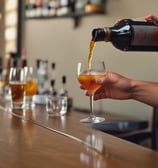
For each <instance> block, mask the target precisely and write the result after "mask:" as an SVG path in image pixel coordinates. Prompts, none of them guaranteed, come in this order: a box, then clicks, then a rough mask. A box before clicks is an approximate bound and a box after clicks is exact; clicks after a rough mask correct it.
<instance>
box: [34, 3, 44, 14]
mask: <svg viewBox="0 0 158 168" xmlns="http://www.w3.org/2000/svg"><path fill="white" fill-rule="evenodd" d="M42 6H43V2H42V0H36V14H35V15H36V17H40V16H42Z"/></svg>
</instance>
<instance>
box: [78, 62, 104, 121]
mask: <svg viewBox="0 0 158 168" xmlns="http://www.w3.org/2000/svg"><path fill="white" fill-rule="evenodd" d="M77 75H78V81H79V82H80V84H81V85H82V86H83V87H84V88H85V89H86V90H87V91H88V94H89V96H90V116H89V117H88V118H84V119H82V120H81V122H84V123H98V122H102V121H104V120H105V119H104V118H102V117H96V116H95V115H94V111H93V96H94V93H95V91H96V90H98V89H99V88H100V85H99V84H97V83H96V82H95V81H96V79H97V78H102V77H105V75H106V71H105V64H104V62H92V63H91V64H88V63H81V62H80V63H78V66H77Z"/></svg>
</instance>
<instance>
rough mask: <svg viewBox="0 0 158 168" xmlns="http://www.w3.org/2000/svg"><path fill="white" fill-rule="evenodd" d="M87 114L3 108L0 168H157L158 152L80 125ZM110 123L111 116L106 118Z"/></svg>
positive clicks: (1, 116)
mask: <svg viewBox="0 0 158 168" xmlns="http://www.w3.org/2000/svg"><path fill="white" fill-rule="evenodd" d="M85 116H86V114H83V113H79V112H76V111H73V110H72V111H69V112H68V113H67V114H66V115H65V116H62V117H48V115H47V113H46V111H45V106H40V105H38V106H36V108H35V110H34V111H32V112H31V111H27V112H25V111H11V110H10V109H8V108H7V106H6V105H2V104H1V106H0V168H36V167H37V168H44V167H46V168H47V167H48V168H49V167H54V168H62V167H64V168H71V167H72V168H81V167H83V168H84V167H88V168H115V167H117V168H140V167H142V168H157V167H158V152H155V151H152V150H150V149H147V148H144V147H141V146H139V145H136V144H133V143H130V142H127V141H125V140H122V139H120V138H117V137H115V136H112V135H109V134H107V133H103V132H101V131H97V130H95V129H92V128H89V127H87V126H86V125H84V124H82V123H80V119H81V118H84V117H85ZM105 117H106V118H107V120H108V119H109V118H110V116H108V115H107V116H106V114H105Z"/></svg>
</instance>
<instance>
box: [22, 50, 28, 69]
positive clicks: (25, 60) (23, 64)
mask: <svg viewBox="0 0 158 168" xmlns="http://www.w3.org/2000/svg"><path fill="white" fill-rule="evenodd" d="M26 56H27V51H26V48H23V49H22V51H21V67H25V66H27V58H26Z"/></svg>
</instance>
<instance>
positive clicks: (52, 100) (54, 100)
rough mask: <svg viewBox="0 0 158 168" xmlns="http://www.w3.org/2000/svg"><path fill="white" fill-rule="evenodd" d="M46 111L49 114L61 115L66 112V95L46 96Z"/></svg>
mask: <svg viewBox="0 0 158 168" xmlns="http://www.w3.org/2000/svg"><path fill="white" fill-rule="evenodd" d="M46 111H47V113H48V115H49V116H52V117H53V116H63V115H65V114H66V113H67V97H66V96H59V97H57V96H52V95H48V96H47V97H46Z"/></svg>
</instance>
